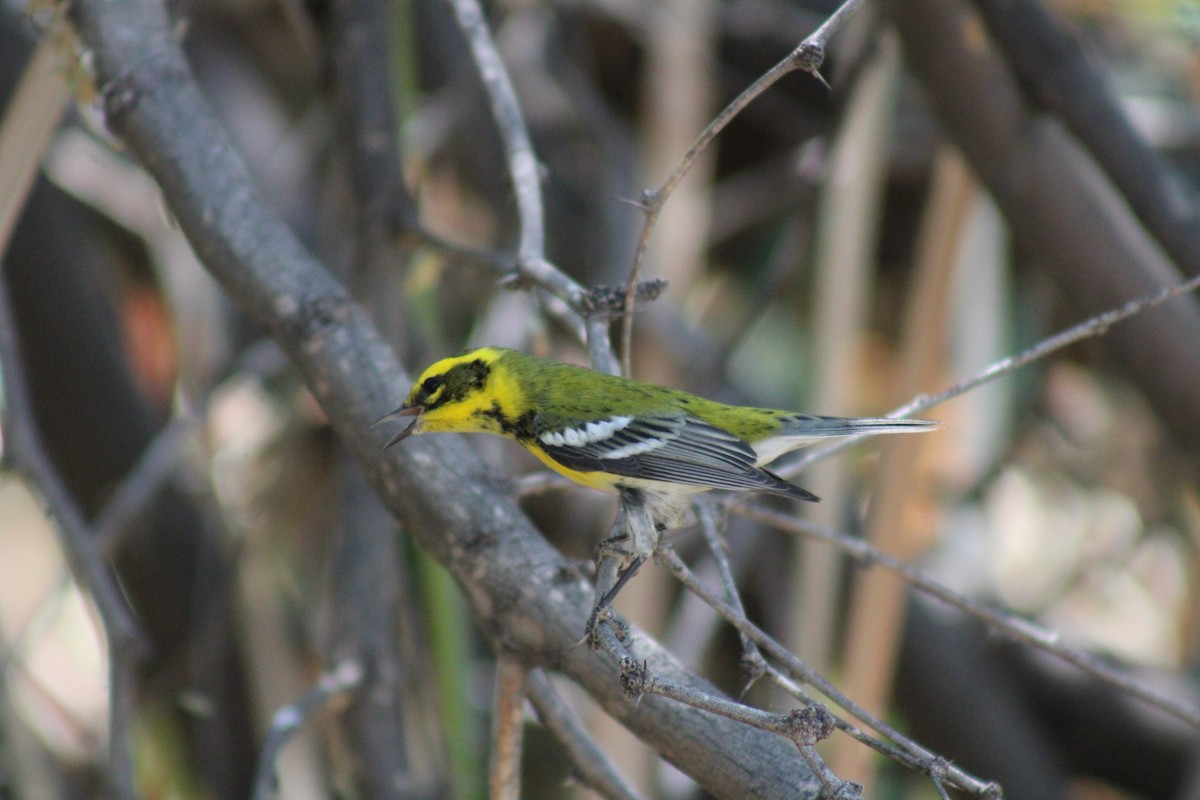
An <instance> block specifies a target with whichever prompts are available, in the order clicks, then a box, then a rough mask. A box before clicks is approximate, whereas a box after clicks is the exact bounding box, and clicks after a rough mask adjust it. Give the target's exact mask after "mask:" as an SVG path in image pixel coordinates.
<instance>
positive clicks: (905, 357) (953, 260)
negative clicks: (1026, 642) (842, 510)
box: [805, 147, 979, 793]
mask: <svg viewBox="0 0 1200 800" xmlns="http://www.w3.org/2000/svg"><path fill="white" fill-rule="evenodd" d="M978 194H979V185H978V183H977V182H976V181H975V179H974V177H973V176H972V175H971V174H970V172H969V171H968V169H967V166H966V164H965V163H963V160H962V158H961V157H960V156H959V155H958V153H957V152H955V151H954V150H953V149H952V148H949V147H942V148H940V151H939V152H938V155H937V157H936V158H935V159H934V167H933V178H932V185H931V187H930V190H929V197H928V200H927V201H926V207H925V210H924V212H923V213H922V219H921V224H920V227H919V230H918V232H917V244H916V252H915V254H914V257H913V268H914V271H915V274H914V277H913V279H912V282H911V285H910V287H909V289H908V292H907V293H906V294H907V296H906V297H905V299H904V315H903V321H902V323H901V333H900V352H899V359H898V360H899V369H898V373H899V374H898V375H897V387H896V393H897V395H898V396H900V397H912V396H914V395H916V394H918V393H920V392H924V391H928V390H930V389H933V388H935V387H936V386H937V385H938V384H939V383H940V382H941V381H942V380H943V376H944V375H945V374H946V370H947V361H948V355H947V350H948V346H949V345H948V342H949V340H950V338H951V336H950V333H949V331H950V328H951V324H950V317H951V316H952V314H953V313H954V312H953V302H952V300H951V295H952V287H953V285H954V274H955V268H956V265H957V262H958V258H957V256H958V252H959V250H960V249H961V246H962V239H963V232H964V229H965V228H966V226H967V222H968V219H969V217H970V211H971V206H972V200H973V199H974V198H975V197H976V196H977V195H978ZM934 442H935V440H934V439H933V438H932V437H927V436H894V437H890V438H889V439H888V440H887V441H884V442H883V443H882V444H881V446H880V459H879V464H878V470H877V471H876V475H877V478H876V480H875V486H874V491H873V492H872V493H871V505H870V509H869V510H868V512H867V515H866V520H865V523H864V526H863V527H864V530H863V539H865V540H866V541H868V542H870V543H871V544H872V545H873V546H875V547H876V548H878V549H879V550H882V551H884V552H887V553H891V554H893V555H895V556H899V557H901V558H902V559H903V560H905V561H916V560H918V559H919V557H920V556H921V555H922V554H923V553H924V552H925V551H927V550H928V549H929V547H930V546H931V545H932V544H933V531H932V530H931V527H932V526H930V524H929V519H930V518H931V516H933V515H932V514H931V513H930V511H931V509H932V508H933V507H935V506H936V505H937V503H936V500H935V498H934V496H933V495H934V493H935V491H936V490H935V488H934V487H935V484H936V481H935V480H934V479H933V477H934V476H933V470H932V468H931V467H932V466H933V465H932V459H931V458H930V457H929V454H930V450H929V448H930V446H931V445H932V444H933V443H934ZM821 521H822V522H824V521H825V520H821ZM813 549H814V548H812V547H808V548H805V552H806V553H811V552H812V551H813ZM828 549H830V550H831V552H836V551H835V550H832V548H828ZM822 561H824V559H822ZM834 563H835V564H837V565H838V566H843V561H842V559H841V558H836V559H835V561H834ZM906 596H907V587H906V586H905V584H904V582H903V581H901V580H899V579H897V578H895V577H894V576H891V575H882V576H880V575H874V576H870V578H867V577H866V576H864V575H861V574H860V575H858V576H856V579H855V580H854V581H853V587H852V589H851V591H850V596H849V600H848V603H847V605H848V608H847V609H846V610H845V625H846V628H845V630H846V634H845V639H844V642H843V646H842V661H841V663H842V667H843V670H844V675H843V678H842V681H841V685H842V688H843V689H845V691H846V693H847V694H849V695H850V696H851V697H853V698H854V699H855V700H857V701H858V702H859V703H862V704H863V706H864V707H866V708H868V709H870V710H872V711H874V712H875V713H878V714H882V713H884V710H885V709H887V708H889V707H890V706H891V699H892V686H893V681H894V679H895V678H894V676H895V673H896V666H897V662H898V660H899V654H900V649H901V646H902V643H903V639H904V624H905V610H906V609H907V604H906V603H905V602H904V600H905V598H906ZM868 756H869V754H868V753H867V751H865V750H863V749H862V748H861V747H845V748H844V747H835V749H834V750H833V752H831V753H830V763H831V764H833V766H834V768H835V769H838V770H839V771H842V772H845V773H848V774H851V775H857V776H861V778H862V781H863V784H864V786H866V788H867V791H868V793H870V792H871V791H872V789H873V788H874V786H875V783H876V776H875V770H874V769H872V764H871V762H870V760H869V758H868Z"/></svg>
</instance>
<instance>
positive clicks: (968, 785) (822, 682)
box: [601, 510, 995, 797]
mask: <svg viewBox="0 0 1200 800" xmlns="http://www.w3.org/2000/svg"><path fill="white" fill-rule="evenodd" d="M741 513H742V514H744V515H746V516H750V513H751V512H749V511H745V510H744V511H742V512H741ZM780 516H782V517H784V518H786V519H790V517H787V516H786V515H782V514H781V515H780ZM796 524H800V523H798V522H797V523H796ZM654 558H655V560H656V561H658V562H659V563H660V564H662V565H663V566H665V567H666V568H667V569H669V570H671V573H672V574H673V575H674V576H675V577H676V578H677V579H678V580H679V582H680V583H682V584H683V585H684V586H685V587H687V589H688V590H690V591H691V592H693V593H695V594H696V596H698V597H699V598H700V599H701V600H703V601H704V602H705V603H707V604H708V606H709V607H710V608H712V609H713V610H714V611H716V612H717V614H719V615H720V616H721V617H722V618H723V619H724V620H725V621H726V622H728V623H729V624H730V625H732V626H733V627H734V629H735V630H737V631H738V633H740V634H742V635H744V636H746V637H747V638H748V639H750V640H752V641H753V642H755V643H756V644H757V645H758V646H759V647H761V648H762V649H763V651H764V652H765V653H766V655H767V656H768V657H769V658H773V659H775V660H776V661H778V662H779V663H780V664H781V665H782V666H783V668H784V669H785V670H786V672H787V673H788V674H789V675H790V677H791V678H792V679H793V680H798V681H800V682H801V683H806V684H808V685H809V686H812V687H813V688H814V689H816V690H817V691H819V692H821V693H822V694H824V695H825V696H826V697H828V698H829V699H830V700H832V701H833V702H835V703H837V705H838V706H840V707H841V708H842V709H843V710H844V711H845V712H846V713H847V714H849V715H850V716H852V717H854V718H855V719H857V720H859V721H860V722H862V723H863V724H864V725H866V726H867V727H868V728H871V729H872V730H874V731H876V732H878V733H879V734H881V735H882V736H886V737H887V738H888V739H890V740H891V741H892V742H893V743H895V745H896V747H897V748H899V750H900V751H901V752H902V753H904V754H906V756H907V758H906V759H903V760H902V763H905V764H906V765H908V766H912V767H914V768H916V769H920V770H921V771H922V772H925V773H926V774H927V775H930V776H931V777H932V776H935V774H936V773H938V772H940V771H941V769H942V767H941V766H938V765H941V764H944V759H942V758H941V757H940V756H937V755H935V754H933V753H931V752H929V751H928V750H926V749H925V748H924V747H922V746H921V745H919V744H917V743H916V742H914V741H912V740H911V739H909V738H908V737H906V736H904V735H903V734H902V733H900V732H899V731H898V730H896V729H895V728H893V727H891V726H890V725H888V724H887V723H885V722H884V721H883V720H880V719H878V718H877V717H875V716H874V715H873V714H871V713H869V712H868V711H867V710H866V709H864V708H862V707H861V706H859V705H858V704H857V703H856V702H854V701H853V700H851V699H850V698H849V697H847V696H846V695H845V694H844V693H843V692H841V691H839V690H838V688H837V687H836V686H834V685H833V684H832V683H830V682H829V681H828V680H826V679H825V678H823V677H822V676H821V675H819V674H817V673H816V672H815V671H813V670H812V669H811V668H809V666H808V665H807V664H805V663H804V662H803V661H801V660H800V659H799V658H797V657H796V656H794V655H793V654H792V653H791V652H790V651H789V650H788V649H787V648H786V647H784V646H783V645H782V644H780V643H779V642H778V641H776V640H775V639H774V638H773V637H771V636H770V635H768V634H767V633H766V632H765V631H763V630H762V629H761V628H759V627H758V626H757V625H755V624H754V623H753V622H750V621H749V620H748V619H746V617H745V616H744V615H742V614H741V613H739V612H738V611H737V609H735V608H734V607H733V606H731V605H729V604H728V603H726V602H724V601H723V600H721V599H720V598H719V597H717V595H716V594H715V593H714V592H712V591H711V590H710V589H709V588H708V587H707V586H705V585H704V584H703V583H702V582H701V581H700V580H699V579H698V578H697V577H696V575H695V574H694V573H693V572H692V571H691V570H690V569H688V567H687V565H686V564H684V563H683V560H682V559H680V558H679V556H678V555H676V553H675V551H674V550H673V549H671V547H670V546H669V545H665V544H664V545H660V546H659V548H658V552H656V553H655V555H654ZM601 627H605V626H601ZM605 629H607V628H605ZM626 666H627V667H628V665H626ZM635 678H636V676H635ZM637 685H638V684H637V683H636V680H635V681H634V686H635V687H636V686H637ZM752 710H756V709H752ZM759 713H762V712H759ZM835 726H836V727H839V728H844V726H843V724H842V723H841V722H840V721H836V720H835ZM864 741H865V743H866V744H868V745H870V746H871V747H875V748H876V749H878V750H880V752H887V751H888V746H887V745H885V744H883V743H879V744H877V743H876V742H875V741H874V740H872V739H870V738H866V739H865V740H864ZM947 777H948V778H949V780H950V781H951V782H952V783H954V784H955V785H956V786H958V787H959V788H961V789H963V790H964V791H968V792H971V793H973V794H976V795H979V796H980V797H990V796H992V794H993V792H995V787H994V785H992V784H987V783H984V782H982V781H980V780H979V779H978V778H975V777H973V776H971V775H969V774H967V773H965V772H963V771H962V770H959V769H957V768H955V767H951V768H950V769H949V771H948V772H947Z"/></svg>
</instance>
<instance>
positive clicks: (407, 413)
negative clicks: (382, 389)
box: [371, 406, 425, 450]
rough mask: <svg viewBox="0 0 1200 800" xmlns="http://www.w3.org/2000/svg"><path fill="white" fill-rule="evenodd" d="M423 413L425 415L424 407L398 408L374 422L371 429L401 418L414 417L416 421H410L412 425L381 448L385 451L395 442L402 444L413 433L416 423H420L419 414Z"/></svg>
mask: <svg viewBox="0 0 1200 800" xmlns="http://www.w3.org/2000/svg"><path fill="white" fill-rule="evenodd" d="M423 413H425V406H400V407H399V408H397V409H396V410H395V411H393V412H391V413H390V414H384V415H383V416H382V417H380V418H379V419H377V420H375V424H374V425H372V426H371V427H375V425H378V424H380V423H382V422H391V421H393V420H397V419H400V418H401V417H416V419H414V420H413V421H412V424H410V425H409V426H408V427H407V428H405V429H404V430H402V431H400V432H399V433H397V434H396V435H395V436H393V437H392V438H391V439H389V440H388V443H387V444H385V445H384V446H383V447H384V449H385V450H386V449H387V448H389V447H391V446H392V445H394V444H396V443H397V442H402V441H404V440H405V439H407V438H408V437H409V436H410V435H412V434H413V433H415V432H416V427H417V423H418V422H420V421H421V414H423Z"/></svg>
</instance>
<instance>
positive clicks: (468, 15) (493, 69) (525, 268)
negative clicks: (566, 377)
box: [451, 0, 615, 372]
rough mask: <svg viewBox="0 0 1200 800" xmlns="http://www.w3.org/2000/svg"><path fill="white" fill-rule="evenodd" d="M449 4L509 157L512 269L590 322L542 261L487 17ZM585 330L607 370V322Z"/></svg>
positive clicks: (516, 114)
mask: <svg viewBox="0 0 1200 800" xmlns="http://www.w3.org/2000/svg"><path fill="white" fill-rule="evenodd" d="M451 5H452V6H453V7H454V14H455V17H456V18H457V19H458V25H459V27H460V28H461V29H462V32H463V34H464V35H465V36H466V37H467V43H468V44H469V45H470V47H471V56H472V57H473V58H474V59H475V65H476V67H478V69H479V77H480V79H481V80H482V81H483V86H484V89H485V90H486V91H487V95H488V99H489V101H490V102H491V106H492V117H493V118H494V119H495V121H496V127H497V128H498V129H499V130H500V138H501V141H503V143H504V150H505V153H506V154H507V156H508V171H509V175H510V177H511V178H512V182H513V191H514V193H515V194H516V198H517V211H518V214H519V216H520V220H521V236H520V243H519V245H518V247H517V271H518V273H519V274H520V277H521V279H522V280H528V281H532V282H534V283H535V284H537V285H538V286H540V287H542V288H543V289H545V290H547V291H548V292H550V293H551V294H552V295H554V296H555V297H557V298H559V299H560V300H563V301H564V302H566V303H567V305H568V306H570V308H571V309H572V310H573V311H574V312H575V313H577V314H579V315H580V316H581V317H582V318H583V319H584V320H585V321H590V320H591V318H592V316H593V315H590V314H588V313H586V311H585V310H584V303H585V297H586V296H587V292H586V290H585V289H584V288H583V287H582V286H580V285H579V284H578V283H576V282H575V281H574V280H572V279H571V278H570V277H569V276H567V275H566V274H565V273H563V272H562V271H561V270H559V269H558V267H556V266H554V265H553V264H551V263H550V262H549V261H548V260H546V231H545V210H544V207H543V204H542V189H541V177H540V175H539V165H538V159H537V156H536V154H535V153H534V150H533V142H532V141H531V140H530V138H529V130H528V128H527V127H526V125H525V116H524V114H522V112H521V106H520V103H518V102H517V93H516V90H515V89H514V88H513V85H512V80H511V79H510V78H509V76H508V70H507V68H506V67H505V66H504V62H503V61H501V59H500V54H499V53H498V52H497V51H496V45H495V43H494V42H493V41H492V34H491V32H490V31H489V30H488V26H487V21H486V20H485V19H484V18H483V9H482V8H481V7H480V5H479V3H478V2H477V0H451ZM586 333H587V338H588V349H589V352H590V354H591V356H592V364H593V366H595V368H596V369H598V370H601V371H605V372H611V371H612V365H613V364H614V363H615V358H614V357H613V356H612V355H611V350H612V347H611V345H610V344H609V343H608V327H607V324H604V325H592V324H588V325H587V327H586ZM597 337H600V338H599V339H597Z"/></svg>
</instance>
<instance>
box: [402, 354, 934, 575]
mask: <svg viewBox="0 0 1200 800" xmlns="http://www.w3.org/2000/svg"><path fill="white" fill-rule="evenodd" d="M402 417H416V419H415V420H414V421H413V422H412V424H410V425H409V426H408V427H406V428H405V429H404V430H402V431H400V432H399V433H398V434H396V435H395V436H393V437H392V438H391V440H390V441H388V442H387V444H386V445H384V446H385V447H390V446H392V445H394V444H396V443H397V442H400V441H401V440H403V439H405V438H407V437H408V436H411V435H413V434H421V433H438V432H443V431H449V432H460V433H493V434H498V435H500V436H507V437H508V438H510V439H515V440H516V441H518V442H520V443H521V444H522V445H524V446H525V448H526V449H527V450H529V452H531V453H533V454H534V455H535V456H537V458H538V459H540V460H541V461H542V462H543V463H545V464H546V465H547V466H548V467H550V468H551V469H553V470H554V471H555V472H558V473H560V474H562V475H565V476H566V477H568V478H570V479H571V480H573V481H575V482H576V483H580V484H583V485H584V486H590V487H592V488H595V489H602V490H605V491H608V492H615V493H616V494H617V495H618V496H619V497H620V507H621V511H622V512H623V513H624V514H625V515H626V526H627V528H628V534H629V537H630V539H631V544H632V551H633V555H635V556H636V558H637V560H636V561H635V563H634V564H633V565H631V567H630V568H629V570H628V571H627V574H626V576H624V577H627V576H628V574H629V573H631V572H632V571H633V570H636V568H637V566H638V565H640V563H641V562H642V561H643V560H645V559H646V558H648V557H649V556H651V555H653V553H654V550H655V549H656V548H657V546H658V537H659V531H661V530H664V529H667V528H671V527H677V526H679V525H680V524H682V523H683V521H684V518H685V516H686V511H687V502H688V497H689V495H692V494H695V493H697V492H705V491H708V490H710V489H728V490H734V491H753V492H766V493H768V494H774V495H781V496H783V497H793V498H796V499H798V500H808V501H814V502H815V501H817V500H818V499H819V498H818V497H817V496H816V495H814V494H813V493H812V492H809V491H807V490H806V489H802V488H800V487H799V486H796V485H794V484H791V483H789V482H787V481H785V480H784V479H783V478H780V477H779V476H778V475H775V474H774V473H772V472H770V471H768V470H766V469H763V465H764V464H766V463H768V462H770V461H773V460H775V459H776V458H778V457H779V456H781V455H783V454H784V453H787V452H790V451H792V450H795V449H797V448H799V447H802V446H804V445H806V444H808V443H810V442H812V441H813V440H815V439H821V438H826V437H831V436H849V435H854V434H879V433H907V432H914V431H928V430H931V429H933V428H936V427H937V426H938V423H937V422H929V421H925V420H914V419H850V418H844V417H822V416H813V415H810V414H797V413H794V412H791V411H777V410H773V409H764V408H749V407H745V406H733V405H725V404H723V403H718V402H715V401H712V400H706V399H704V398H702V397H697V396H695V395H692V394H688V393H687V392H683V391H680V390H677V389H668V388H665V387H662V386H656V385H654V384H650V383H642V382H640V381H635V380H629V379H627V378H619V377H615V376H612V375H606V374H604V373H600V372H595V371H593V370H590V369H585V368H583V367H577V366H574V365H571V364H563V363H560V362H557V361H549V360H546V359H542V358H535V357H533V356H529V355H526V354H524V353H521V352H518V351H515V350H508V349H504V348H500V347H482V348H479V349H477V350H472V351H470V352H467V353H464V354H462V355H458V356H453V357H451V358H444V359H442V360H441V361H438V362H437V363H435V364H433V365H432V366H430V367H429V368H428V369H426V370H425V372H423V373H422V374H421V377H420V378H419V379H418V380H417V382H416V384H415V385H414V386H413V387H412V391H410V392H409V394H408V397H407V398H406V399H405V401H404V404H403V405H402V406H400V407H399V408H397V409H396V410H395V411H393V412H392V413H390V414H388V415H386V416H385V417H383V418H382V419H381V420H380V422H383V421H386V420H393V419H399V418H402Z"/></svg>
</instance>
